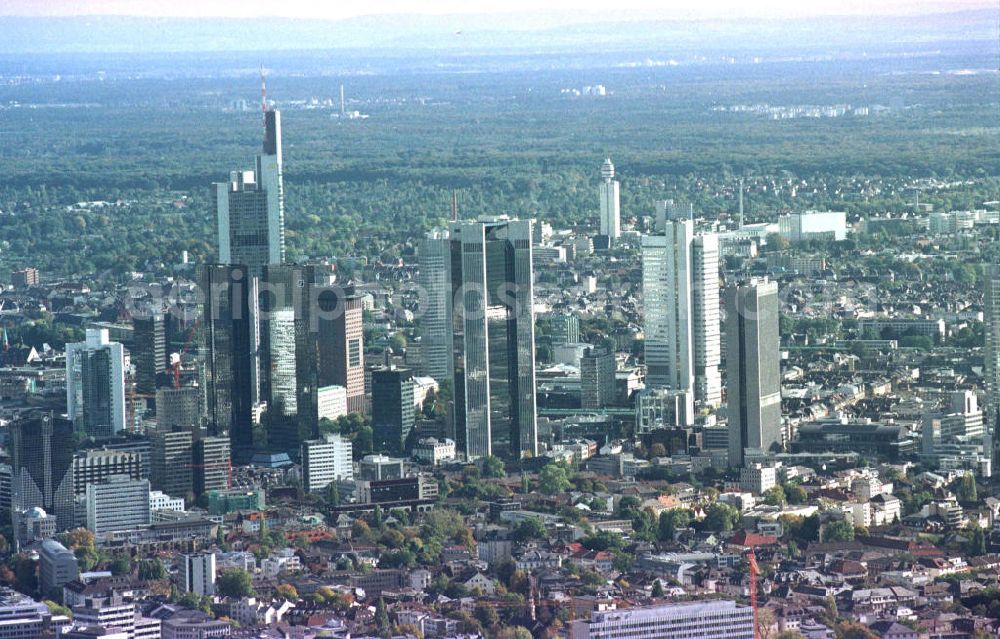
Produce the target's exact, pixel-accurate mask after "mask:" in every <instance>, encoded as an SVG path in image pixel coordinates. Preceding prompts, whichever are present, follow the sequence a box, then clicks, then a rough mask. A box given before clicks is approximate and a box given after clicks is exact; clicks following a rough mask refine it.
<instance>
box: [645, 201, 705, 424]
mask: <svg viewBox="0 0 1000 639" xmlns="http://www.w3.org/2000/svg"><path fill="white" fill-rule="evenodd" d="M660 231H662V234H660ZM718 248H719V243H718V236H716V235H715V234H713V233H705V234H699V235H695V234H694V223H693V222H692V221H691V220H663V221H662V222H661V228H660V229H658V233H657V234H656V235H650V236H646V237H644V238H642V289H643V304H644V307H645V310H644V324H645V337H646V339H645V355H646V370H647V373H646V384H647V386H648V387H649V388H654V389H655V388H666V389H670V390H675V391H682V392H686V393H689V394H690V397H692V398H693V399H694V400H697V401H699V402H702V403H704V404H706V405H709V406H718V405H719V403H721V401H722V388H721V386H722V380H721V375H720V373H719V363H720V356H721V340H720V334H719V250H718ZM685 413H686V414H687V415H688V416H693V414H694V412H693V405H692V406H689V407H688V410H686V411H685Z"/></svg>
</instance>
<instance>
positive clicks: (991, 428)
mask: <svg viewBox="0 0 1000 639" xmlns="http://www.w3.org/2000/svg"><path fill="white" fill-rule="evenodd" d="M984 286H985V287H986V288H985V290H984V291H983V306H984V308H983V315H984V317H985V320H986V349H985V355H984V357H983V359H984V365H985V366H984V368H985V370H984V373H985V375H984V376H985V378H986V380H985V381H986V397H987V402H986V409H985V413H986V415H985V419H984V421H985V422H986V432H987V434H988V437H987V440H986V448H987V449H989V450H991V451H992V450H993V447H994V446H996V444H997V441H998V438H997V436H996V433H997V428H998V423H1000V265H997V264H991V265H989V266H988V267H987V271H986V278H985V282H984ZM993 457H994V458H996V453H995V452H994V453H993Z"/></svg>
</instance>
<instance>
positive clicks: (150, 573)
mask: <svg viewBox="0 0 1000 639" xmlns="http://www.w3.org/2000/svg"><path fill="white" fill-rule="evenodd" d="M166 576H167V569H166V568H165V567H164V566H163V562H162V561H160V560H159V559H158V558H155V557H154V558H153V559H143V560H142V561H140V562H139V579H164V578H165V577H166Z"/></svg>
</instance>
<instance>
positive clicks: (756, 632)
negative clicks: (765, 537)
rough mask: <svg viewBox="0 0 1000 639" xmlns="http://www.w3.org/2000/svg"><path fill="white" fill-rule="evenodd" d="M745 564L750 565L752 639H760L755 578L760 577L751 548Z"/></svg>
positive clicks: (755, 556) (755, 557)
mask: <svg viewBox="0 0 1000 639" xmlns="http://www.w3.org/2000/svg"><path fill="white" fill-rule="evenodd" d="M747 563H748V564H749V565H750V607H751V608H752V609H753V637H754V639H760V626H759V625H758V624H757V578H758V577H760V567H759V566H758V565H757V555H755V554H754V552H753V548H751V549H750V550H748V551H747Z"/></svg>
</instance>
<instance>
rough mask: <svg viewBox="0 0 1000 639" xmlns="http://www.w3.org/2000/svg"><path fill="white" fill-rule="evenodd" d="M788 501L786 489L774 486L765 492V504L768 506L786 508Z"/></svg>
mask: <svg viewBox="0 0 1000 639" xmlns="http://www.w3.org/2000/svg"><path fill="white" fill-rule="evenodd" d="M786 501H787V497H786V496H785V489H784V488H782V487H781V486H780V485H777V486H772V487H771V488H768V489H767V490H766V491H764V503H765V504H767V505H768V506H784V505H785V502H786Z"/></svg>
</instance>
